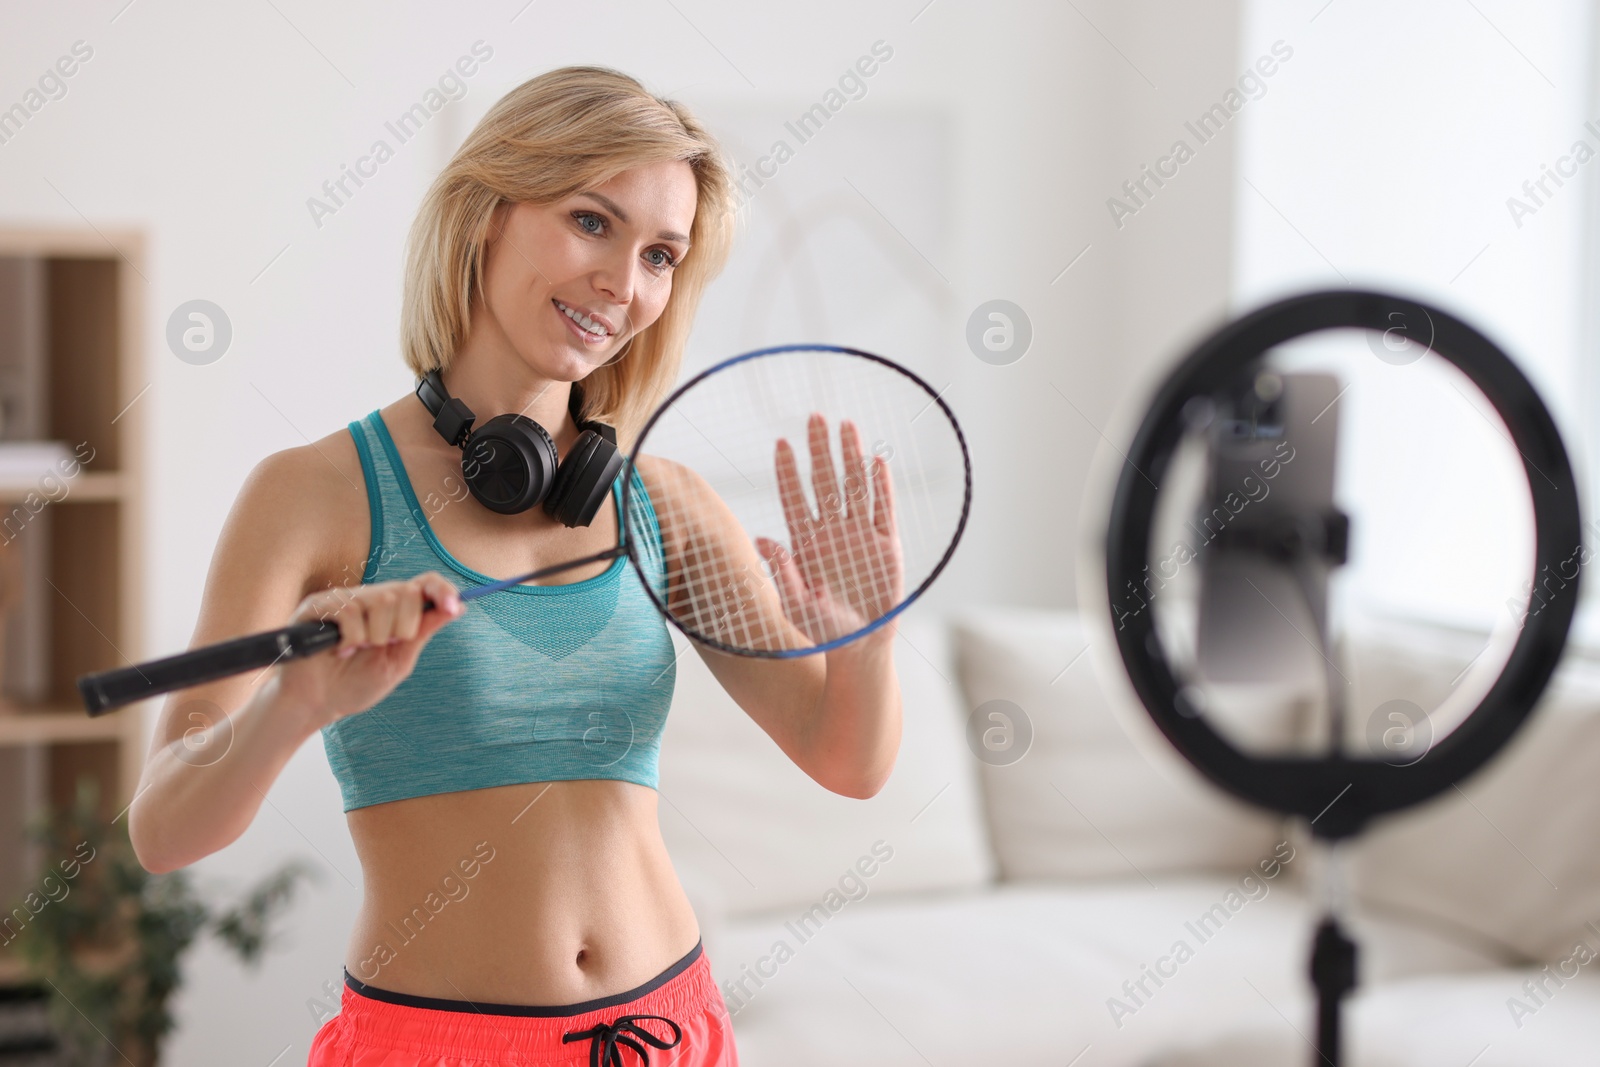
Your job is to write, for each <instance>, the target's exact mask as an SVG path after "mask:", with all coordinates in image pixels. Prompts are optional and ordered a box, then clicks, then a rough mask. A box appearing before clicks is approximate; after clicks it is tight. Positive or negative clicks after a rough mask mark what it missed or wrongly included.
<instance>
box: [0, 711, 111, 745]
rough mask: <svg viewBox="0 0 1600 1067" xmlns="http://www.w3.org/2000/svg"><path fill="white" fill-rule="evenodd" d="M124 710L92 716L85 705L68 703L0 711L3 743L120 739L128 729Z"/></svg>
mask: <svg viewBox="0 0 1600 1067" xmlns="http://www.w3.org/2000/svg"><path fill="white" fill-rule="evenodd" d="M123 714H126V712H112V713H111V714H109V715H99V716H96V717H94V718H90V717H89V715H88V713H87V712H85V711H84V710H83V709H82V708H74V707H70V706H65V705H53V706H49V707H24V708H23V709H21V710H18V711H14V712H13V711H0V746H4V745H37V744H72V743H75V742H76V743H80V744H81V743H84V742H89V741H116V740H120V739H122V738H123V737H124V736H125V734H126V730H127V726H126V724H125V723H123V722H122V721H121V718H120V716H121V715H123Z"/></svg>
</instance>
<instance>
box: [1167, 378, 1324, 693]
mask: <svg viewBox="0 0 1600 1067" xmlns="http://www.w3.org/2000/svg"><path fill="white" fill-rule="evenodd" d="M1339 388H1340V386H1339V379H1338V378H1337V377H1336V376H1334V375H1332V374H1323V373H1281V372H1278V371H1273V370H1269V369H1267V368H1266V366H1265V365H1264V363H1262V362H1259V361H1258V362H1257V363H1256V364H1254V365H1253V366H1251V367H1250V368H1249V369H1248V370H1247V371H1246V373H1244V374H1243V375H1241V376H1240V378H1239V379H1238V380H1237V381H1235V382H1234V383H1232V384H1231V385H1230V386H1229V387H1228V388H1227V389H1224V390H1222V391H1221V392H1220V393H1219V394H1218V395H1217V396H1216V397H1214V398H1213V400H1214V405H1215V407H1214V411H1215V415H1214V417H1213V419H1212V421H1211V424H1210V426H1209V427H1208V428H1207V433H1208V438H1207V468H1206V489H1205V492H1204V494H1203V496H1202V498H1201V504H1200V506H1199V508H1198V510H1197V511H1196V513H1195V516H1194V518H1193V519H1192V520H1191V523H1190V527H1191V533H1192V534H1193V535H1194V537H1195V538H1196V540H1197V542H1199V544H1201V545H1203V546H1204V547H1201V548H1199V549H1198V553H1199V556H1200V595H1199V616H1198V619H1197V635H1196V636H1197V641H1196V657H1197V668H1198V670H1199V672H1200V675H1201V677H1202V678H1204V679H1205V680H1207V681H1212V682H1218V683H1271V684H1276V685H1284V686H1289V687H1292V688H1300V687H1302V686H1304V687H1305V688H1307V689H1309V690H1311V691H1321V689H1322V685H1323V682H1324V679H1325V678H1326V671H1327V669H1328V668H1327V663H1328V660H1327V659H1326V658H1325V656H1329V657H1331V656H1332V651H1331V650H1325V649H1323V648H1322V640H1323V637H1322V635H1323V634H1324V633H1325V632H1326V629H1327V610H1328V609H1327V605H1328V574H1329V571H1330V570H1331V569H1332V567H1333V565H1334V564H1335V562H1336V559H1342V556H1343V551H1344V542H1343V538H1344V536H1345V533H1344V527H1343V526H1341V525H1340V523H1341V522H1342V519H1343V517H1342V514H1341V513H1339V512H1338V511H1337V509H1336V508H1335V507H1334V501H1333V486H1334V473H1335V471H1334V458H1335V452H1336V449H1337V445H1338V426H1339V421H1338V415H1339V413H1338V404H1337V401H1338V398H1339V395H1340V394H1339ZM1286 530H1291V531H1302V532H1303V536H1304V537H1305V538H1306V539H1308V540H1309V541H1311V542H1312V545H1311V548H1312V551H1310V552H1308V553H1302V554H1301V555H1300V556H1299V557H1298V558H1299V562H1298V564H1297V563H1294V562H1292V561H1291V559H1290V558H1288V556H1287V555H1286V554H1285V552H1284V550H1283V546H1284V534H1285V531H1286ZM1330 530H1332V533H1329V532H1328V531H1330ZM1296 535H1299V534H1296ZM1330 536H1331V537H1336V538H1337V539H1338V544H1337V545H1336V546H1335V547H1336V550H1337V551H1336V553H1335V558H1330V557H1329V556H1328V555H1327V554H1326V553H1325V552H1323V551H1322V549H1324V548H1326V547H1327V544H1326V538H1327V537H1330Z"/></svg>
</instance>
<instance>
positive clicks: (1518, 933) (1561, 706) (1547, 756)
mask: <svg viewBox="0 0 1600 1067" xmlns="http://www.w3.org/2000/svg"><path fill="white" fill-rule="evenodd" d="M1482 643H1483V642H1482V638H1481V637H1478V638H1476V639H1473V640H1471V641H1466V642H1463V641H1462V640H1460V639H1455V640H1452V639H1451V635H1449V634H1447V633H1443V632H1440V631H1437V630H1434V629H1431V628H1423V627H1417V626H1412V627H1410V628H1409V629H1405V628H1400V627H1398V626H1394V625H1389V626H1377V627H1369V628H1368V629H1367V630H1366V633H1365V636H1364V637H1363V638H1362V645H1361V651H1360V652H1359V653H1358V657H1357V658H1358V661H1359V662H1361V663H1362V664H1363V669H1362V676H1361V677H1360V678H1359V679H1358V681H1359V683H1360V687H1361V688H1364V689H1366V690H1367V691H1368V694H1369V695H1367V696H1366V697H1365V700H1364V705H1363V706H1365V705H1372V704H1374V702H1375V701H1378V700H1379V699H1380V698H1382V697H1389V696H1399V697H1401V698H1404V699H1411V700H1414V701H1416V702H1417V703H1418V704H1419V705H1420V706H1422V707H1424V708H1430V707H1432V706H1433V704H1435V703H1437V696H1436V695H1437V694H1440V693H1445V692H1449V691H1450V689H1451V686H1452V682H1453V681H1454V680H1455V679H1456V678H1457V676H1458V675H1460V673H1461V671H1462V669H1463V667H1464V666H1465V665H1466V663H1467V662H1468V661H1469V660H1470V658H1471V656H1472V654H1473V652H1474V651H1475V650H1476V648H1477V647H1481V646H1482ZM1455 684H1457V685H1465V684H1467V683H1466V682H1464V681H1462V682H1456V683H1455ZM1423 758H1424V759H1426V757H1425V756H1424V757H1423ZM1597 764H1600V665H1597V664H1595V663H1594V662H1593V661H1590V660H1587V659H1585V658H1583V657H1581V656H1578V655H1575V654H1573V653H1572V652H1571V650H1570V649H1569V653H1568V655H1567V657H1566V659H1565V660H1564V662H1563V663H1562V665H1561V667H1560V668H1559V669H1558V670H1557V672H1556V675H1555V677H1554V678H1553V679H1552V682H1551V685H1550V687H1549V688H1548V689H1547V690H1546V691H1545V694H1544V696H1543V697H1542V698H1541V700H1540V702H1539V704H1538V705H1537V706H1536V707H1535V709H1534V712H1533V714H1532V715H1531V716H1530V717H1529V719H1528V720H1527V721H1526V722H1525V723H1524V724H1523V726H1522V728H1521V729H1520V730H1519V732H1518V733H1517V734H1516V735H1515V736H1514V737H1513V738H1512V739H1511V741H1510V743H1509V744H1507V745H1506V747H1505V748H1503V749H1502V750H1501V751H1500V752H1499V753H1498V754H1497V755H1496V756H1495V757H1494V758H1493V759H1492V760H1491V761H1490V763H1489V764H1488V765H1487V766H1485V767H1483V768H1481V769H1480V770H1479V771H1478V772H1477V773H1476V774H1475V775H1473V776H1472V777H1471V778H1468V779H1467V780H1466V781H1465V782H1462V783H1460V784H1459V788H1451V789H1449V790H1447V791H1446V792H1445V793H1443V794H1441V795H1440V796H1439V797H1437V798H1435V799H1434V800H1432V801H1429V802H1427V803H1425V804H1423V805H1420V806H1418V807H1416V808H1412V809H1409V810H1407V811H1404V812H1400V813H1398V814H1396V815H1393V816H1390V817H1388V818H1386V819H1384V820H1381V821H1378V822H1375V823H1374V824H1373V826H1372V828H1371V829H1370V830H1369V831H1368V832H1367V833H1366V834H1364V835H1363V836H1362V837H1360V838H1359V839H1357V841H1356V842H1355V843H1354V846H1353V849H1352V852H1353V856H1352V861H1353V862H1352V870H1351V879H1352V885H1353V887H1354V889H1355V892H1356V893H1357V894H1358V896H1359V897H1360V898H1361V899H1363V900H1365V901H1368V902H1370V903H1372V904H1375V905H1381V906H1383V907H1385V908H1386V909H1389V910H1391V911H1394V912H1395V913H1403V914H1408V915H1410V916H1412V917H1413V919H1414V920H1415V921H1417V922H1422V923H1430V924H1433V925H1435V926H1437V927H1438V928H1440V929H1447V930H1450V931H1452V932H1454V933H1456V934H1457V935H1458V936H1459V935H1461V934H1463V933H1464V934H1469V935H1472V936H1476V937H1478V938H1481V939H1483V940H1484V941H1485V942H1486V943H1493V944H1497V945H1501V946H1504V947H1505V948H1506V949H1507V950H1508V951H1511V952H1514V953H1516V954H1518V955H1520V956H1521V957H1523V958H1524V959H1528V960H1538V961H1553V960H1559V959H1561V958H1564V957H1566V956H1568V955H1570V953H1571V951H1572V948H1573V945H1574V944H1575V943H1576V942H1578V941H1584V942H1586V943H1587V944H1589V945H1591V946H1594V947H1595V948H1597V949H1600V930H1597V929H1596V928H1595V927H1592V926H1590V925H1589V924H1590V922H1597V923H1600V849H1596V848H1595V847H1594V842H1595V841H1597V840H1600V789H1596V788H1595V768H1596V766H1597Z"/></svg>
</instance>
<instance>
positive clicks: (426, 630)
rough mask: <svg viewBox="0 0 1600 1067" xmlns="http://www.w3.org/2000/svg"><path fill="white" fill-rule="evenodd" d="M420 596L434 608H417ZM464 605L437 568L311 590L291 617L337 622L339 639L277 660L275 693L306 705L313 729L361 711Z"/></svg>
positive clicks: (402, 677) (412, 664) (377, 698)
mask: <svg viewBox="0 0 1600 1067" xmlns="http://www.w3.org/2000/svg"><path fill="white" fill-rule="evenodd" d="M424 600H431V601H433V607H432V608H431V609H429V610H426V611H425V610H423V601H424ZM465 610H466V604H465V603H464V602H463V601H462V600H461V596H460V594H459V593H458V592H457V590H456V587H455V586H454V585H453V584H451V582H450V581H449V580H448V579H447V578H445V577H444V576H443V575H441V574H440V573H439V572H438V571H424V572H423V573H421V574H419V575H417V576H416V577H414V578H409V579H407V580H405V581H390V582H374V583H372V584H370V585H361V586H354V587H342V588H335V589H324V590H322V591H321V592H318V593H312V594H311V595H310V596H308V597H306V598H305V599H304V600H302V601H301V602H300V606H299V607H297V608H296V609H295V611H294V614H293V615H292V616H291V617H290V619H289V621H290V622H291V623H296V622H308V621H311V620H314V619H326V620H329V621H331V622H334V623H337V624H338V626H339V644H338V645H337V646H336V647H334V648H332V649H329V650H327V651H325V652H320V653H318V654H316V655H314V656H307V657H305V658H303V659H292V660H286V661H284V662H282V663H279V664H278V665H277V667H276V668H275V669H276V670H277V672H278V675H277V678H276V679H275V684H276V686H277V688H278V691H279V694H280V695H281V696H283V697H284V698H286V699H288V700H290V701H291V702H292V703H293V704H295V705H296V706H298V707H303V708H305V709H306V713H307V715H308V716H309V718H310V723H309V725H311V726H312V727H314V728H315V729H321V728H322V727H324V726H326V725H328V724H329V723H332V722H337V721H338V720H339V719H342V718H345V717H346V716H349V715H354V714H356V713H357V712H360V711H365V710H366V709H368V708H370V707H372V705H374V704H376V703H377V702H378V701H380V700H382V699H383V698H384V697H385V696H387V695H388V694H389V693H390V691H391V690H393V689H394V687H395V686H397V685H399V684H400V683H401V682H402V681H404V680H405V678H406V676H408V675H409V674H410V673H411V670H412V668H413V667H415V666H416V663H417V656H418V655H420V654H421V652H422V646H423V645H425V644H427V643H428V639H429V638H430V637H432V636H433V635H434V634H435V633H436V632H437V631H438V630H439V629H440V627H442V626H444V625H445V624H446V623H448V622H450V621H451V620H453V619H456V618H458V617H460V615H461V613H462V612H463V611H465Z"/></svg>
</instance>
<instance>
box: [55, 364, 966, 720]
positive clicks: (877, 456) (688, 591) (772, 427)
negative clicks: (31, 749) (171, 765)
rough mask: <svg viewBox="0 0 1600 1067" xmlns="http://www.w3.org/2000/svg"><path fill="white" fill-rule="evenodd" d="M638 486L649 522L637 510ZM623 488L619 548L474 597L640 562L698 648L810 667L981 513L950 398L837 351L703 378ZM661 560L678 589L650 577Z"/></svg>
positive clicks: (205, 653) (183, 660)
mask: <svg viewBox="0 0 1600 1067" xmlns="http://www.w3.org/2000/svg"><path fill="white" fill-rule="evenodd" d="M632 471H637V472H638V474H639V479H638V481H639V483H642V484H643V486H644V492H645V496H646V497H647V498H648V504H649V506H648V507H638V506H630V503H631V502H632V498H633V496H634V494H635V493H636V492H637V490H636V489H635V488H634V487H635V484H636V483H635V480H634V479H633V478H632V477H630V476H629V475H630V472H632ZM622 477H623V488H622V498H623V501H622V503H623V506H622V508H621V515H623V516H626V520H625V521H624V522H621V523H619V528H618V532H617V533H618V536H617V543H616V544H615V545H613V546H611V547H609V548H607V549H605V550H603V551H601V552H597V553H594V554H591V555H586V556H583V557H581V558H577V559H572V560H569V561H566V562H564V563H558V564H553V565H550V566H546V567H541V568H539V569H538V570H534V571H530V572H528V573H527V574H521V575H517V576H515V577H512V578H506V579H503V580H500V581H495V582H490V583H486V584H483V585H479V586H475V587H472V588H468V589H463V590H462V591H461V594H460V596H461V599H462V600H463V601H471V600H475V599H478V598H479V597H484V596H489V595H491V594H493V593H496V592H499V591H501V590H504V589H508V588H510V587H511V586H514V585H521V584H525V583H529V582H536V581H538V580H539V579H541V578H546V577H549V576H551V575H554V574H559V573H561V572H563V571H567V570H571V569H573V568H577V567H582V566H585V565H588V564H591V563H595V562H599V561H601V560H606V559H615V558H617V557H618V556H626V557H627V558H628V559H629V561H630V562H631V563H632V565H633V568H634V570H635V572H636V573H637V574H638V575H639V578H640V580H641V582H642V584H643V586H644V588H645V590H646V592H647V593H648V594H649V597H650V600H651V602H652V603H653V604H654V605H655V606H656V608H657V609H658V610H659V611H660V612H661V613H662V614H663V615H664V616H665V617H666V618H667V619H668V620H669V621H670V622H671V623H672V624H673V625H674V626H676V627H677V628H678V629H679V630H681V631H682V632H683V633H684V634H685V635H687V636H688V637H689V638H691V639H692V640H695V641H698V642H701V643H702V644H705V645H708V646H711V647H713V648H716V649H718V650H720V651H723V652H727V653H731V654H735V655H743V656H755V657H766V658H790V657H795V656H804V655H811V654H814V653H817V652H826V651H827V650H829V649H832V648H837V647H839V646H841V645H844V644H846V643H848V642H850V641H853V640H855V639H857V638H859V637H862V636H863V635H865V634H867V633H870V632H871V631H873V630H875V629H878V628H879V627H881V626H883V625H884V624H885V623H887V622H888V621H889V620H890V619H892V618H894V616H896V615H897V614H899V613H900V612H901V611H903V610H904V609H905V608H906V607H907V606H909V605H910V604H911V603H912V602H913V601H915V600H916V599H917V598H918V597H919V596H921V595H922V593H923V592H924V591H926V590H927V588H928V586H929V585H931V584H932V582H933V580H934V579H935V578H936V577H938V575H939V573H940V571H941V570H943V568H944V566H945V564H946V563H948V562H949V560H950V557H951V555H952V554H953V553H954V552H955V548H956V545H957V543H958V542H959V541H960V538H961V533H962V531H963V530H964V528H965V526H966V521H967V513H968V510H969V508H970V506H971V502H972V466H971V460H970V458H969V456H968V454H967V446H966V440H965V438H964V437H963V435H962V432H961V428H960V425H959V424H958V423H957V422H956V418H955V415H954V414H953V413H952V412H951V410H950V407H949V405H947V404H946V403H945V401H944V399H943V398H942V397H941V396H940V395H939V393H937V392H936V391H935V390H934V389H932V388H931V387H930V386H929V385H928V383H927V382H925V381H923V380H922V379H921V378H919V377H917V376H916V375H915V374H913V373H912V372H911V371H909V370H907V369H905V368H904V367H901V366H900V365H898V364H897V363H894V362H893V361H891V360H888V359H885V358H884V357H882V356H878V355H874V354H872V353H870V352H864V351H861V350H859V349H854V348H845V347H841V346H836V345H811V344H801V345H781V346H778V347H774V348H764V349H759V350H757V351H754V352H748V353H745V354H743V355H739V356H734V357H733V358H731V359H727V360H724V361H722V362H721V363H718V364H716V365H715V366H713V367H711V368H709V369H707V370H705V371H702V372H701V373H699V374H697V375H695V376H694V377H692V378H690V379H689V380H688V381H687V382H685V383H684V384H683V385H681V386H680V387H679V388H678V389H676V390H675V391H674V392H673V393H672V394H671V395H670V396H669V397H668V398H667V399H666V401H665V402H663V403H662V404H661V405H660V406H659V407H658V408H656V410H655V411H654V413H652V415H651V416H650V418H649V419H648V420H647V421H646V423H645V426H644V428H643V430H642V431H641V432H640V434H639V436H638V438H637V440H636V441H635V443H634V446H633V449H632V451H631V452H630V454H629V456H628V460H627V463H626V464H625V466H624V469H623V473H622ZM652 527H653V528H652ZM657 551H659V552H660V555H661V561H664V563H665V568H664V570H665V581H664V582H661V583H657V582H652V581H651V580H649V578H648V577H647V572H646V570H645V569H644V567H643V565H642V563H641V556H642V554H644V553H655V552H657ZM658 562H660V561H658ZM424 607H425V608H427V609H431V608H432V603H431V602H428V603H427V604H425V605H424ZM338 643H339V627H338V623H337V621H336V620H334V619H320V620H313V621H308V622H300V623H295V624H292V625H289V626H285V627H282V628H280V629H277V630H269V631H265V632H262V633H256V634H249V635H246V636H243V637H238V638H233V639H231V640H228V641H222V642H219V643H217V644H212V645H207V646H204V647H202V648H197V649H191V650H189V651H187V652H182V653H179V654H178V655H175V656H168V657H166V658H164V659H156V660H151V661H149V662H146V663H141V664H135V665H133V666H129V667H119V668H116V669H114V670H108V671H102V672H98V673H94V674H86V675H83V676H81V677H80V678H79V679H78V690H79V692H80V694H81V695H82V697H83V701H84V704H85V707H86V708H87V710H88V713H89V714H90V715H91V716H93V715H100V714H104V713H105V712H107V711H110V710H113V709H115V708H118V707H122V706H124V705H126V704H130V703H133V702H134V701H138V700H143V699H145V698H147V697H152V696H156V695H158V694H161V693H166V692H171V691H173V690H176V689H184V688H187V687H189V686H194V685H200V684H202V683H204V682H209V681H214V680H215V679H218V678H223V677H227V676H230V675H234V674H239V673H243V672H244V671H249V670H254V669H260V668H264V667H269V666H271V665H272V664H274V663H277V662H279V661H281V660H285V659H295V658H299V657H303V656H310V655H315V654H317V653H320V652H324V651H326V650H328V649H331V648H333V647H335V646H336V645H338Z"/></svg>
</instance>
